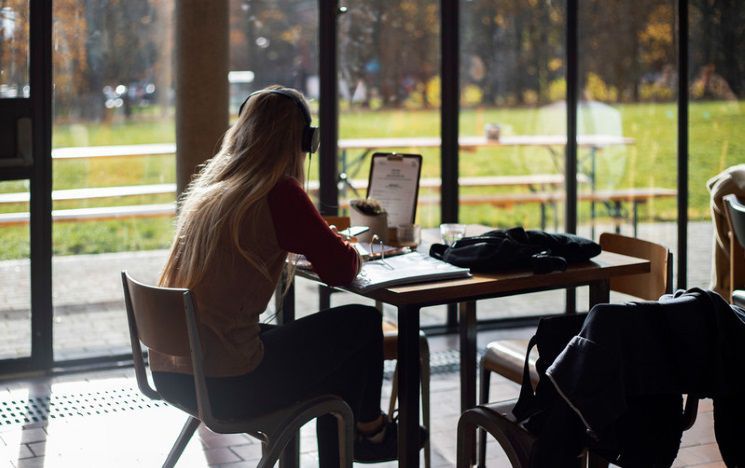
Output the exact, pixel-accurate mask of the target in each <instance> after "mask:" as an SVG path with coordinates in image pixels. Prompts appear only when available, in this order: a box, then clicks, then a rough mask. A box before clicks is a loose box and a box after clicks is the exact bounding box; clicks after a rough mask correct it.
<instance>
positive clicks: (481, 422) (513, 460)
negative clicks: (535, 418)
mask: <svg viewBox="0 0 745 468" xmlns="http://www.w3.org/2000/svg"><path fill="white" fill-rule="evenodd" d="M500 406H501V405H500ZM506 411H508V409H507V408H505V413H506ZM500 412H501V411H500ZM476 428H482V429H486V431H488V432H489V434H491V435H492V437H494V438H495V439H496V440H497V442H499V445H501V446H502V449H504V452H505V453H506V454H507V458H508V459H509V461H510V464H511V465H512V466H513V467H514V468H521V467H527V466H528V464H529V461H530V450H531V448H532V437H531V436H530V435H529V434H528V433H527V431H524V430H522V429H520V428H519V427H518V426H516V425H515V423H514V421H510V420H509V419H508V418H507V417H506V416H505V415H500V413H498V412H495V411H494V410H491V409H488V408H485V407H483V406H477V407H475V408H471V409H469V410H466V411H465V412H464V413H463V414H462V415H461V417H460V420H459V421H458V455H457V467H458V468H470V463H471V461H470V460H469V458H470V447H472V446H473V444H474V443H475V440H474V439H475V437H476Z"/></svg>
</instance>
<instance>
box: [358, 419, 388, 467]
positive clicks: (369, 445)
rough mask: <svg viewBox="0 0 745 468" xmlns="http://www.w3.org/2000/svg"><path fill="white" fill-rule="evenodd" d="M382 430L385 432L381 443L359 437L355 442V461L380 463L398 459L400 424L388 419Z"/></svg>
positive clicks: (362, 436) (365, 437)
mask: <svg viewBox="0 0 745 468" xmlns="http://www.w3.org/2000/svg"><path fill="white" fill-rule="evenodd" d="M381 430H382V431H385V432H384V434H383V440H381V441H380V442H373V441H372V440H370V437H368V436H364V435H357V438H356V439H355V441H354V461H356V462H359V463H380V462H386V461H392V460H397V459H398V424H396V422H395V421H391V420H390V419H387V420H386V423H385V424H384V426H383V429H381ZM378 433H379V432H378Z"/></svg>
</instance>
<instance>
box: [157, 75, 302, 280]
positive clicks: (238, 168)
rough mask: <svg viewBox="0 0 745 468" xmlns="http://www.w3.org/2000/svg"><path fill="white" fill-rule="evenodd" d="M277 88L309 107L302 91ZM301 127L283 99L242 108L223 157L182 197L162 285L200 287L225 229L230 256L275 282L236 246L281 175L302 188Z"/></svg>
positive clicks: (264, 95)
mask: <svg viewBox="0 0 745 468" xmlns="http://www.w3.org/2000/svg"><path fill="white" fill-rule="evenodd" d="M279 88H280V87H279V86H270V87H268V88H266V89H265V90H262V91H269V90H271V89H279ZM282 89H283V90H285V91H287V92H291V93H293V94H297V97H298V99H299V101H300V102H302V103H303V104H304V105H307V104H305V100H304V98H303V96H302V94H300V93H299V92H297V91H295V90H291V89H288V88H282ZM305 123H306V122H305V118H304V116H303V115H302V112H301V110H300V109H299V108H298V105H297V103H295V102H293V99H288V97H287V96H282V95H279V94H276V93H271V92H259V93H256V94H255V95H254V96H252V97H251V98H250V99H249V100H248V101H247V102H246V104H245V106H244V109H243V111H242V112H241V114H240V115H239V116H238V121H237V122H236V123H235V124H234V125H233V126H232V127H230V129H228V131H227V132H225V135H224V137H223V141H222V145H221V147H220V151H219V152H218V153H217V154H216V155H215V156H214V157H213V158H211V159H210V160H209V161H207V162H206V163H205V164H204V165H203V166H202V168H201V170H200V171H199V174H198V175H197V176H196V177H195V178H194V180H193V181H192V182H191V184H189V187H188V188H187V189H186V191H185V192H184V194H183V195H182V197H181V200H180V211H179V214H178V219H177V222H176V235H175V237H174V240H173V244H172V245H171V249H170V252H169V256H168V260H167V261H166V265H165V267H164V269H163V272H162V273H161V276H160V284H161V285H162V286H170V287H182V288H193V287H194V286H195V285H196V284H198V283H199V282H200V280H201V279H202V278H203V276H204V272H205V270H207V269H208V268H209V266H210V265H211V264H212V262H213V261H214V260H215V254H216V252H217V249H218V245H219V243H220V240H221V238H224V237H223V235H224V233H225V232H226V230H227V232H228V233H229V235H230V240H231V242H232V244H233V247H234V249H235V251H237V252H238V253H239V254H240V255H241V256H242V257H243V258H244V259H245V260H246V261H247V262H248V263H249V264H250V265H252V266H253V267H254V268H256V269H257V270H258V271H259V272H260V273H261V274H262V276H264V277H265V278H266V279H267V280H268V281H270V282H271V281H272V278H271V276H270V273H269V271H268V269H267V266H266V265H265V264H264V262H263V261H262V259H261V258H259V257H258V256H257V255H255V254H254V253H253V252H251V251H250V250H248V249H246V248H244V246H242V245H241V243H240V232H241V225H242V224H243V225H244V226H245V223H242V220H244V218H245V216H247V215H250V213H249V211H250V210H251V208H252V207H254V206H255V205H256V203H257V202H258V201H259V200H261V199H262V198H263V197H265V196H267V194H268V193H269V191H270V190H271V189H272V187H274V185H275V184H276V183H277V182H278V181H279V180H280V179H281V178H282V177H283V176H289V177H292V178H294V179H296V180H297V181H298V182H299V183H301V184H302V183H303V182H304V180H305V174H304V170H303V153H302V152H301V150H300V148H301V138H302V133H303V127H304V125H305Z"/></svg>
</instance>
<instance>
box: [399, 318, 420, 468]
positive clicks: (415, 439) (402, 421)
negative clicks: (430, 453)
mask: <svg viewBox="0 0 745 468" xmlns="http://www.w3.org/2000/svg"><path fill="white" fill-rule="evenodd" d="M419 360H420V357H419V307H413V306H400V307H399V308H398V370H399V372H398V401H399V409H398V415H399V420H398V421H399V423H398V424H399V426H398V466H401V467H404V466H405V467H418V466H419V382H420V369H419Z"/></svg>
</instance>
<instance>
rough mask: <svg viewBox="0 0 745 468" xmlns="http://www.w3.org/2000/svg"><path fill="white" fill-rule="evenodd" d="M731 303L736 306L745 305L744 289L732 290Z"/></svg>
mask: <svg viewBox="0 0 745 468" xmlns="http://www.w3.org/2000/svg"><path fill="white" fill-rule="evenodd" d="M732 303H733V304H734V305H736V306H740V307H745V289H738V290H735V291H733V292H732Z"/></svg>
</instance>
